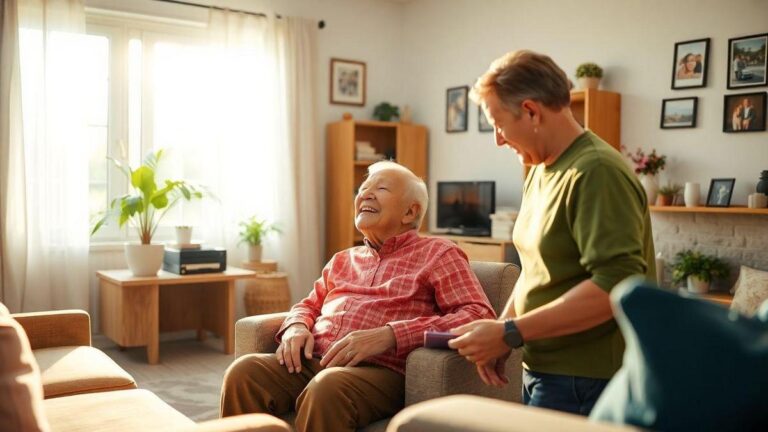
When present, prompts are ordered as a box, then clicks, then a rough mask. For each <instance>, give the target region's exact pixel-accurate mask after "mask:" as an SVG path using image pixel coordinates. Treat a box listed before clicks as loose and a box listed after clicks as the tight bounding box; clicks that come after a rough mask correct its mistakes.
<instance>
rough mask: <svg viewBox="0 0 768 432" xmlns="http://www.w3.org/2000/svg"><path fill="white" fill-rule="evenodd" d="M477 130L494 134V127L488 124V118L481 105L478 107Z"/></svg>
mask: <svg viewBox="0 0 768 432" xmlns="http://www.w3.org/2000/svg"><path fill="white" fill-rule="evenodd" d="M477 130H478V131H479V132H493V126H491V124H490V123H488V118H487V117H486V116H485V113H484V112H483V107H482V106H480V105H478V106H477Z"/></svg>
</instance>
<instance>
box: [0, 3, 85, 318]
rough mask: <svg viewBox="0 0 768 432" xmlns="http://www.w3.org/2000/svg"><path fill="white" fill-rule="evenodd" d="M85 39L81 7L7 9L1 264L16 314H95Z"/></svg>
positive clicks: (0, 89) (0, 150) (0, 139)
mask: <svg viewBox="0 0 768 432" xmlns="http://www.w3.org/2000/svg"><path fill="white" fill-rule="evenodd" d="M84 33H85V13H84V8H83V4H82V2H81V1H79V0H23V1H22V0H5V1H4V2H3V27H2V58H1V59H0V75H1V79H0V95H1V97H2V104H3V105H2V107H1V109H0V118H1V120H0V122H1V123H0V130H1V132H0V159H1V160H2V164H3V167H2V170H0V187H1V188H2V189H0V219H1V223H2V225H1V226H0V228H2V231H1V232H0V236H2V238H1V239H0V241H1V247H2V249H1V250H0V254H2V256H1V258H2V284H3V285H2V296H3V302H4V303H6V305H7V306H8V307H9V309H11V310H12V311H36V310H44V309H64V308H83V309H88V306H89V304H88V298H89V296H88V243H89V238H88V165H87V163H88V160H87V157H85V155H87V151H86V145H87V140H86V126H87V115H86V112H85V110H84V106H83V104H82V101H83V99H84V98H85V97H86V95H85V94H84V90H83V89H84V88H85V86H84V83H85V82H87V80H88V79H89V78H90V77H89V75H88V72H89V71H88V46H87V41H86V39H85V37H84ZM22 101H23V103H22Z"/></svg>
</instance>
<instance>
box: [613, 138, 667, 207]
mask: <svg viewBox="0 0 768 432" xmlns="http://www.w3.org/2000/svg"><path fill="white" fill-rule="evenodd" d="M622 148H624V147H622ZM627 156H629V158H630V159H631V160H632V162H633V163H634V164H635V174H637V175H638V176H640V183H641V184H642V185H643V188H644V189H645V196H646V197H647V198H648V205H651V204H654V203H655V202H656V194H657V193H658V192H659V182H658V180H657V179H656V174H658V173H660V172H661V171H662V170H664V167H665V166H667V157H666V156H664V155H659V154H657V153H656V149H653V150H652V151H651V153H649V154H647V155H646V154H645V152H643V149H641V148H638V149H637V151H635V152H634V153H627Z"/></svg>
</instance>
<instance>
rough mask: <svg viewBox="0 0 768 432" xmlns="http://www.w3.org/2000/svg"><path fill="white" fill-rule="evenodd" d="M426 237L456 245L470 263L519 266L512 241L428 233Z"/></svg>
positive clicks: (518, 259)
mask: <svg viewBox="0 0 768 432" xmlns="http://www.w3.org/2000/svg"><path fill="white" fill-rule="evenodd" d="M428 235H429V236H430V237H438V238H444V239H446V240H450V241H452V242H454V243H456V245H457V246H459V248H460V249H461V250H463V251H464V253H465V254H467V257H468V258H469V260H470V261H491V262H510V263H514V264H517V265H518V266H519V265H520V257H518V255H517V251H516V250H515V247H514V245H513V244H512V240H501V239H495V238H491V237H472V236H466V235H454V234H449V233H429V234H428Z"/></svg>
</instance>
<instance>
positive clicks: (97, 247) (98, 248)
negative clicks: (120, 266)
mask: <svg viewBox="0 0 768 432" xmlns="http://www.w3.org/2000/svg"><path fill="white" fill-rule="evenodd" d="M124 244H125V242H124V241H101V242H97V243H91V245H90V247H89V249H88V250H89V251H90V252H118V251H122V250H123V247H124V246H123V245H124Z"/></svg>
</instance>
